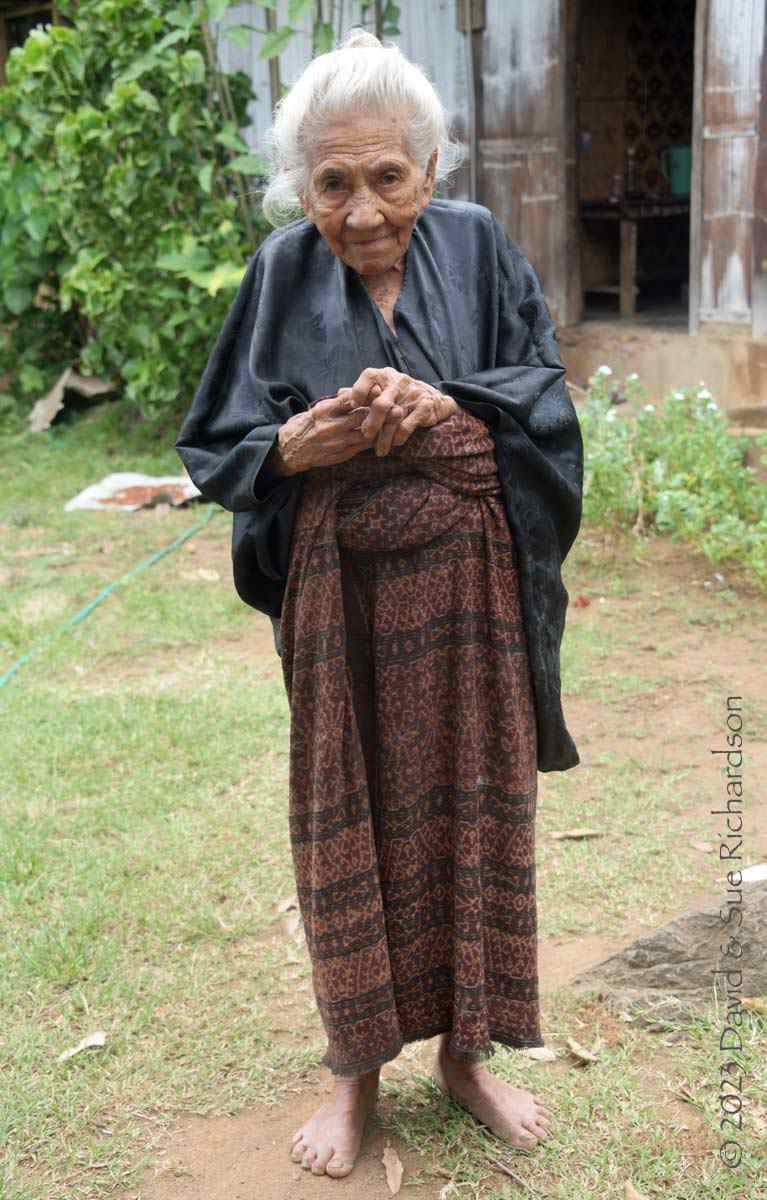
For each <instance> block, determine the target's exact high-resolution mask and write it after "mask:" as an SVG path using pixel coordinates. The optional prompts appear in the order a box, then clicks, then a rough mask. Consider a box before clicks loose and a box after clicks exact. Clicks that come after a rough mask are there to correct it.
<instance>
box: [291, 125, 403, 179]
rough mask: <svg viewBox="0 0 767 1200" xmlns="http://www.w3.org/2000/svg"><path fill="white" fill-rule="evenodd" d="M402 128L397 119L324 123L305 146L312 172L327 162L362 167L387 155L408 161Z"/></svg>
mask: <svg viewBox="0 0 767 1200" xmlns="http://www.w3.org/2000/svg"><path fill="white" fill-rule="evenodd" d="M405 126H406V123H405V120H404V119H403V118H401V117H400V118H397V117H389V118H386V117H370V116H355V117H345V118H339V119H338V120H334V121H328V122H327V123H326V124H325V125H324V126H323V127H322V128H321V129H320V130H318V131H317V133H316V135H315V136H314V138H313V139H312V142H311V145H310V146H309V147H308V149H309V159H310V162H311V167H312V170H314V171H316V170H318V169H319V168H320V167H322V166H323V165H324V164H325V163H329V162H331V161H338V162H339V164H341V163H343V164H344V165H347V166H355V165H361V166H364V165H366V164H367V163H372V162H374V161H375V160H377V159H379V158H382V157H385V156H387V155H391V156H393V157H394V158H397V159H403V158H404V159H410V154H409V153H408V150H407V146H406V143H405Z"/></svg>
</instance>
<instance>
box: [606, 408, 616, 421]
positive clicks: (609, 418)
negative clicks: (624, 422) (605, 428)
mask: <svg viewBox="0 0 767 1200" xmlns="http://www.w3.org/2000/svg"><path fill="white" fill-rule="evenodd" d="M605 420H606V421H614V420H615V409H614V408H608V410H607V412H606V413H605Z"/></svg>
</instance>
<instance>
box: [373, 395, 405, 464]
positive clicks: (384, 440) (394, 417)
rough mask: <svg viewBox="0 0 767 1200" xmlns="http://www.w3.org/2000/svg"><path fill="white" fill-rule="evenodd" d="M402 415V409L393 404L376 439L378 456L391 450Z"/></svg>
mask: <svg viewBox="0 0 767 1200" xmlns="http://www.w3.org/2000/svg"><path fill="white" fill-rule="evenodd" d="M404 416H405V411H404V409H402V408H400V406H399V405H398V404H395V405H394V407H393V408H392V410H391V412H390V413H389V415H388V417H387V418H386V421H385V423H384V425H383V428H382V429H381V432H380V433H379V434H378V437H377V439H376V443H375V452H376V454H377V455H378V457H379V458H381V457H382V456H383V455H384V454H388V453H389V451H390V450H391V448H392V444H393V441H394V437H395V435H396V433H397V430H398V429H399V428H400V425H401V423H402V419H403V417H404Z"/></svg>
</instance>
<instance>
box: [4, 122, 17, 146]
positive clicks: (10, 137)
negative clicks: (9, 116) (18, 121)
mask: <svg viewBox="0 0 767 1200" xmlns="http://www.w3.org/2000/svg"><path fill="white" fill-rule="evenodd" d="M3 136H4V137H5V140H6V142H7V143H8V145H9V146H18V144H19V142H20V141H21V130H20V128H19V126H18V125H13V124H11V125H6V127H5V129H4V130H3Z"/></svg>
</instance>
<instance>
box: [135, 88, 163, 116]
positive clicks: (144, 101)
mask: <svg viewBox="0 0 767 1200" xmlns="http://www.w3.org/2000/svg"><path fill="white" fill-rule="evenodd" d="M136 103H137V104H138V106H139V107H140V108H148V109H151V111H152V112H159V111H160V105H159V104H158V103H157V97H156V96H153V95H152V93H151V92H147V91H146V90H145V89H144V88H139V90H138V91H137V92H136Z"/></svg>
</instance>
